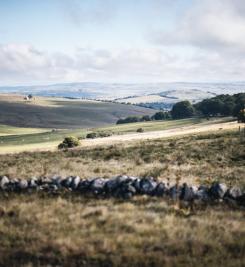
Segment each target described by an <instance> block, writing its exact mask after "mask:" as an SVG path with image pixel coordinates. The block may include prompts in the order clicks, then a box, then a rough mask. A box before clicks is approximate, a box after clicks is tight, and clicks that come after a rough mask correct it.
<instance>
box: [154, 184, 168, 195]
mask: <svg viewBox="0 0 245 267" xmlns="http://www.w3.org/2000/svg"><path fill="white" fill-rule="evenodd" d="M167 194H168V187H167V186H166V184H165V183H162V182H161V183H159V184H158V185H157V187H156V189H155V191H154V195H155V196H157V197H163V196H164V195H167Z"/></svg>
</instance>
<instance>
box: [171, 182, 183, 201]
mask: <svg viewBox="0 0 245 267" xmlns="http://www.w3.org/2000/svg"><path fill="white" fill-rule="evenodd" d="M180 194H181V187H180V186H177V185H174V186H172V187H170V189H169V196H170V198H171V199H174V200H177V199H179V197H180Z"/></svg>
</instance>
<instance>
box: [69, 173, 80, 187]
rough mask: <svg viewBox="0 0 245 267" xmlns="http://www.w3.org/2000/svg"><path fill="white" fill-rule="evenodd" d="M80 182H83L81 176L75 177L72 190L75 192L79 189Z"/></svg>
mask: <svg viewBox="0 0 245 267" xmlns="http://www.w3.org/2000/svg"><path fill="white" fill-rule="evenodd" d="M80 181H81V178H80V177H79V176H75V177H73V178H72V182H71V188H72V189H73V190H75V189H77V188H78V185H79V183H80Z"/></svg>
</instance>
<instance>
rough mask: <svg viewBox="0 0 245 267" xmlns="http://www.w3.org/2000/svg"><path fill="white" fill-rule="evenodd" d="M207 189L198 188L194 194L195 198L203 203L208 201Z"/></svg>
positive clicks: (203, 187) (204, 187)
mask: <svg viewBox="0 0 245 267" xmlns="http://www.w3.org/2000/svg"><path fill="white" fill-rule="evenodd" d="M208 191H209V189H208V187H206V186H200V187H199V188H198V190H197V192H196V193H195V198H196V199H198V200H201V201H204V202H207V201H208V200H209V193H208Z"/></svg>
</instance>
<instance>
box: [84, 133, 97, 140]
mask: <svg viewBox="0 0 245 267" xmlns="http://www.w3.org/2000/svg"><path fill="white" fill-rule="evenodd" d="M96 137H97V133H88V134H87V136H86V138H88V139H94V138H96Z"/></svg>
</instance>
